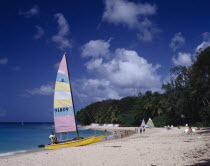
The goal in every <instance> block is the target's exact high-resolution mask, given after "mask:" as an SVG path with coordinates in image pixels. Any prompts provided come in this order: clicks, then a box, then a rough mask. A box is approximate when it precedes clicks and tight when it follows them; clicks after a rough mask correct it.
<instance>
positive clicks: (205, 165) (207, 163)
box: [187, 159, 210, 166]
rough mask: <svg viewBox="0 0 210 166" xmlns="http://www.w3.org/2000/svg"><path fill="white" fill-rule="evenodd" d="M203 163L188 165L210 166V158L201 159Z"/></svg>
mask: <svg viewBox="0 0 210 166" xmlns="http://www.w3.org/2000/svg"><path fill="white" fill-rule="evenodd" d="M200 162H202V163H197V164H193V165H187V166H210V159H205V160H200Z"/></svg>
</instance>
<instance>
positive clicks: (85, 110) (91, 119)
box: [85, 110, 96, 136]
mask: <svg viewBox="0 0 210 166" xmlns="http://www.w3.org/2000/svg"><path fill="white" fill-rule="evenodd" d="M85 112H86V113H87V115H88V117H89V118H90V121H91V122H92V123H93V120H92V118H91V116H90V115H89V113H88V111H86V110H85ZM94 130H95V136H96V129H94Z"/></svg>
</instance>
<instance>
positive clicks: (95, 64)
mask: <svg viewBox="0 0 210 166" xmlns="http://www.w3.org/2000/svg"><path fill="white" fill-rule="evenodd" d="M102 63H103V59H102V58H98V59H91V60H90V61H89V62H87V63H86V64H85V65H86V67H87V69H88V70H94V69H98V68H99V67H100V66H101V65H102Z"/></svg>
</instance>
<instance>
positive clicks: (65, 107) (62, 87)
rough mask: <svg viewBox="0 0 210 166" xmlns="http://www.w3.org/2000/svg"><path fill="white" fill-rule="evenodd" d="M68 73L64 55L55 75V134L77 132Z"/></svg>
mask: <svg viewBox="0 0 210 166" xmlns="http://www.w3.org/2000/svg"><path fill="white" fill-rule="evenodd" d="M69 80H70V79H69V73H68V68H67V62H66V55H65V54H64V56H63V58H62V60H61V63H60V66H59V69H58V73H57V78H56V83H55V93H54V123H55V131H56V133H63V132H72V131H77V128H76V122H75V114H74V107H73V100H72V95H71V86H70V82H69Z"/></svg>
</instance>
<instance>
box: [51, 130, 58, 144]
mask: <svg viewBox="0 0 210 166" xmlns="http://www.w3.org/2000/svg"><path fill="white" fill-rule="evenodd" d="M49 139H50V144H54V143H56V142H58V141H59V140H58V137H56V136H55V133H54V131H52V133H51V135H50V136H49Z"/></svg>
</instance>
